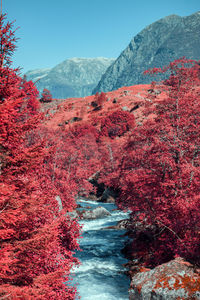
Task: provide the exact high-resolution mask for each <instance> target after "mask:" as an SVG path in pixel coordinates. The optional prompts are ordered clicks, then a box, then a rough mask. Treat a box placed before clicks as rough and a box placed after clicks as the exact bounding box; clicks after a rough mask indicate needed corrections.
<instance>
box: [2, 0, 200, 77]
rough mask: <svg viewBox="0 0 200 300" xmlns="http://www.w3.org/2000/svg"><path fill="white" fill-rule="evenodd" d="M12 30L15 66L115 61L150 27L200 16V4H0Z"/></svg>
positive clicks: (157, 0) (78, 0) (81, 0)
mask: <svg viewBox="0 0 200 300" xmlns="http://www.w3.org/2000/svg"><path fill="white" fill-rule="evenodd" d="M2 6H3V13H6V14H7V19H8V20H9V21H14V20H15V23H14V28H16V27H19V28H18V30H17V31H16V36H17V38H19V40H18V42H17V50H16V51H15V54H14V56H13V67H20V68H22V71H21V72H22V73H25V72H26V71H28V70H33V69H41V68H52V67H54V66H55V65H57V64H59V63H61V62H62V61H64V60H66V59H69V58H72V57H87V58H89V57H108V58H117V57H118V56H119V55H120V53H121V52H122V51H123V50H124V49H125V48H126V47H127V46H128V44H129V43H130V41H131V39H132V38H133V37H134V36H135V35H136V34H137V33H139V32H140V31H141V30H142V29H144V28H145V27H146V26H147V25H149V24H151V23H153V22H155V21H157V20H159V19H161V18H163V17H165V16H168V15H171V14H177V15H180V16H188V15H190V14H192V13H195V12H197V11H200V1H199V0H165V1H164V0H101V1H100V0H57V1H53V0H34V1H33V0H32V1H31V0H2Z"/></svg>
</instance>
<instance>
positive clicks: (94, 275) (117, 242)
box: [73, 199, 130, 300]
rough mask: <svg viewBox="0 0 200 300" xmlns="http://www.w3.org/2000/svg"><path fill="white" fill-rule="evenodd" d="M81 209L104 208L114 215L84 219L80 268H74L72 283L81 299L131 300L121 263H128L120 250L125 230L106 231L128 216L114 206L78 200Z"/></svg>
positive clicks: (77, 255) (82, 222) (77, 254)
mask: <svg viewBox="0 0 200 300" xmlns="http://www.w3.org/2000/svg"><path fill="white" fill-rule="evenodd" d="M79 203H80V204H81V206H82V207H86V206H88V205H89V206H91V208H92V209H93V208H96V207H98V206H103V207H104V208H106V209H107V210H108V211H109V212H110V213H111V216H106V217H104V218H101V219H96V220H83V221H80V224H82V225H83V229H82V231H83V233H82V238H81V239H80V248H81V249H82V251H78V252H77V253H76V257H78V258H79V260H80V261H81V265H80V266H79V267H78V268H76V269H74V276H73V282H74V283H75V284H76V285H77V290H78V293H79V296H80V298H81V300H99V299H100V300H125V299H126V300H128V299H129V297H128V289H129V285H130V280H129V278H128V277H127V276H126V275H125V274H124V271H125V269H124V268H123V266H122V264H124V263H126V262H127V260H126V259H125V258H124V257H123V256H122V254H121V252H120V250H121V249H122V248H123V245H124V241H125V240H126V239H127V238H126V237H124V236H123V234H124V233H125V230H115V229H104V228H105V227H108V226H111V225H115V224H116V223H117V221H120V220H122V219H127V218H128V213H124V212H122V211H119V210H114V211H113V209H115V208H116V206H115V205H114V204H111V203H98V202H95V201H88V200H87V201H86V200H84V199H81V200H80V201H79Z"/></svg>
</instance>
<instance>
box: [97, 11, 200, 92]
mask: <svg viewBox="0 0 200 300" xmlns="http://www.w3.org/2000/svg"><path fill="white" fill-rule="evenodd" d="M199 16H200V12H199V11H198V12H196V13H194V14H192V15H190V16H187V17H180V16H178V15H169V16H166V17H164V18H162V19H160V20H158V21H156V22H154V23H152V24H150V25H149V26H147V27H146V28H144V29H143V30H142V31H141V32H139V33H138V34H137V35H136V36H135V37H134V38H133V39H132V40H131V42H130V44H129V45H128V47H127V48H126V49H125V50H124V51H123V52H122V53H121V54H120V56H119V57H118V58H117V59H116V61H115V62H114V63H113V64H112V65H111V66H110V67H109V68H108V69H107V71H106V73H105V74H104V75H103V76H102V78H101V80H100V82H99V83H98V85H97V87H96V88H95V89H94V90H93V93H94V94H95V93H96V92H102V91H103V92H107V91H112V90H116V89H118V88H120V87H122V86H131V85H135V84H141V83H150V82H151V81H152V80H153V78H152V77H150V76H144V75H143V72H144V71H145V70H147V69H150V68H153V67H162V66H165V65H168V63H169V62H170V61H173V60H174V59H178V58H180V57H183V56H185V57H186V58H188V59H196V60H199V59H200V22H199Z"/></svg>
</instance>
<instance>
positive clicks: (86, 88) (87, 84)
mask: <svg viewBox="0 0 200 300" xmlns="http://www.w3.org/2000/svg"><path fill="white" fill-rule="evenodd" d="M114 60H115V59H114V58H105V57H97V58H79V57H73V58H71V59H66V60H64V61H63V62H61V63H59V64H58V65H56V66H55V67H53V68H51V69H36V70H32V71H28V72H27V73H26V74H25V75H26V76H27V79H28V80H32V81H33V82H35V84H36V86H37V88H38V90H39V91H40V92H42V90H43V89H44V88H47V89H49V90H50V91H51V93H52V95H53V97H54V98H64V99H65V98H69V97H84V96H87V95H89V94H91V92H92V90H93V88H94V87H95V86H96V85H97V83H98V81H99V80H100V78H101V75H102V74H103V73H104V72H105V71H106V69H107V68H108V66H109V65H110V64H111V63H113V62H114Z"/></svg>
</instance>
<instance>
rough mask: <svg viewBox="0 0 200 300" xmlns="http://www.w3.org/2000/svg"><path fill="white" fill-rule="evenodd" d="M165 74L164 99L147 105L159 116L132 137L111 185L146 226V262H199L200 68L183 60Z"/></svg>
mask: <svg viewBox="0 0 200 300" xmlns="http://www.w3.org/2000/svg"><path fill="white" fill-rule="evenodd" d="M157 71H161V70H155V69H154V70H153V71H151V72H157ZM163 71H164V72H165V71H169V72H170V76H169V78H168V79H167V80H165V82H164V84H162V85H160V87H159V89H161V88H162V89H163V90H164V91H165V93H166V97H165V98H164V99H163V100H162V101H161V100H159V101H157V102H156V100H154V105H152V106H148V107H147V110H146V115H147V116H148V114H149V113H150V112H151V111H153V112H154V113H155V114H156V117H155V119H154V120H148V119H147V120H146V121H145V122H144V123H143V126H138V127H137V128H136V129H135V131H134V132H133V133H132V135H131V137H130V138H129V140H128V142H127V143H126V145H125V146H124V148H123V150H122V152H121V154H120V157H119V160H118V166H117V167H116V168H115V171H114V172H115V173H113V174H114V176H113V174H112V177H111V176H110V179H109V183H110V185H113V186H114V187H115V188H117V189H118V190H120V197H119V200H118V201H119V202H118V203H119V205H120V207H122V208H126V209H127V208H129V209H131V210H132V212H133V213H132V218H133V219H134V221H135V217H136V216H138V218H139V221H140V222H142V221H143V222H144V223H145V224H146V225H145V226H144V231H146V232H145V238H144V236H143V238H141V236H140V237H139V238H140V239H141V240H143V245H142V246H141V245H140V247H139V248H140V250H141V249H143V251H144V252H145V251H147V252H148V259H147V257H146V259H147V261H146V263H148V264H150V265H156V264H159V263H161V262H163V261H167V260H169V259H171V258H172V257H174V255H180V256H183V257H185V258H186V259H189V260H191V261H192V262H194V263H198V264H199V263H200V261H199V255H198V253H199V252H200V248H199V245H200V236H199V226H200V201H199V200H200V198H199V184H200V181H199V178H200V164H199V154H200V148H199V145H200V133H199V126H200V76H199V74H200V67H199V64H198V63H196V62H194V61H188V60H184V59H181V60H178V61H175V62H173V63H171V64H170V65H169V66H168V67H167V68H165V69H164V70H163ZM107 180H108V178H107ZM136 212H138V213H139V214H135V213H136ZM133 227H134V225H133ZM150 231H152V232H151V234H149V232H150ZM143 234H144V232H143ZM144 239H145V242H144ZM136 244H137V243H136V241H134V243H133V251H134V248H135V247H136ZM142 247H143V248H142ZM147 248H148V249H147ZM144 252H143V254H141V259H144ZM150 253H151V254H150ZM142 257H143V258H142Z"/></svg>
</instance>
